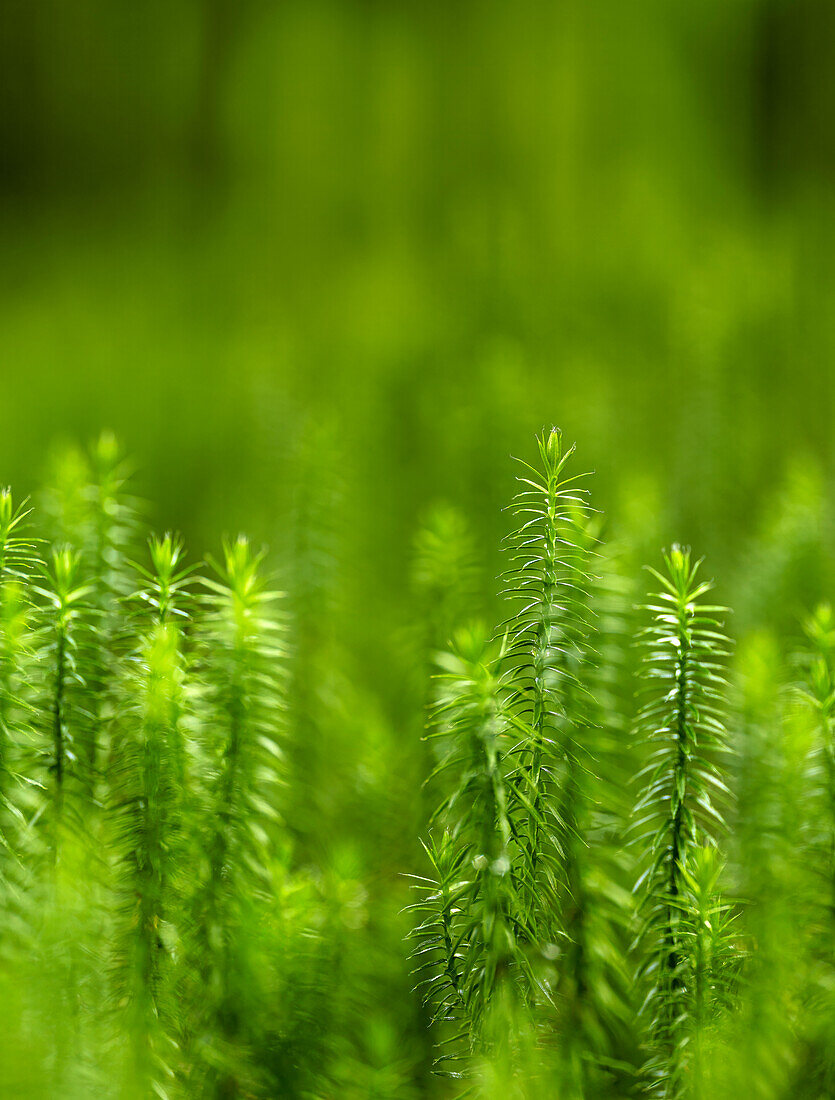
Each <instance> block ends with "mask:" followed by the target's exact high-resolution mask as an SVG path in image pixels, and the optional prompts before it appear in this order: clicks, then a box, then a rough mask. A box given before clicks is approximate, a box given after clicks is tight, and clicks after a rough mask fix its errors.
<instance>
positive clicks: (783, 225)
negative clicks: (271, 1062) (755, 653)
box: [0, 0, 835, 1097]
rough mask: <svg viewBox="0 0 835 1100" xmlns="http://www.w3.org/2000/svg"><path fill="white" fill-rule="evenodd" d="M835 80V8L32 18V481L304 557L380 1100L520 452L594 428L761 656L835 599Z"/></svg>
mask: <svg viewBox="0 0 835 1100" xmlns="http://www.w3.org/2000/svg"><path fill="white" fill-rule="evenodd" d="M833 57H835V19H833V18H832V9H831V4H830V3H829V2H828V0H700V3H698V4H685V3H670V2H669V0H634V2H632V3H625V2H623V0H548V2H541V3H540V2H537V0H517V2H516V3H507V2H498V0H455V2H454V3H448V2H440V3H436V2H433V0H399V2H381V0H342V2H336V0H282V2H280V3H278V2H274V0H273V2H270V0H165V2H162V0H145V2H144V3H142V4H129V3H121V2H114V0H74V2H73V3H72V4H69V5H68V4H66V3H61V2H59V0H42V2H39V3H36V4H35V3H32V2H31V0H4V3H3V4H2V5H0V410H2V429H1V430H0V480H2V481H4V482H10V483H12V484H13V485H14V486H15V488H16V491H17V493H18V495H23V494H26V493H29V492H33V491H34V490H35V489H36V488H37V486H38V485H39V484H40V483H41V481H42V480H43V478H44V477H48V476H49V471H50V466H51V464H52V463H53V462H54V455H55V454H56V453H58V452H59V451H60V450H61V449H62V448H65V447H66V445H67V443H71V442H72V441H81V442H82V443H83V442H84V441H86V440H87V439H89V438H92V437H93V436H95V435H97V434H98V433H99V431H100V430H101V429H102V428H109V429H112V430H113V431H114V432H116V433H117V435H118V436H119V437H120V439H121V440H122V442H123V444H124V446H125V447H126V449H127V450H128V451H129V452H130V454H132V455H133V457H134V460H135V465H136V471H137V472H136V487H137V490H138V492H139V493H140V495H141V496H142V497H143V498H144V499H145V500H146V501H147V502H148V504H147V512H148V518H149V522H150V523H152V524H153V525H154V526H155V527H157V528H161V529H162V528H167V527H172V528H175V529H177V530H180V531H182V532H183V533H184V535H185V536H186V538H187V540H188V542H189V544H190V546H191V547H192V549H193V552H194V554H195V556H197V557H199V556H201V555H202V554H203V553H204V552H205V551H207V550H212V549H213V548H216V547H217V545H218V543H219V540H220V536H221V535H222V534H223V533H224V532H227V533H235V532H236V531H237V530H238V529H245V530H247V531H249V532H250V533H251V534H252V535H253V536H254V537H255V538H256V539H258V540H263V541H264V542H266V543H268V544H269V545H270V546H271V547H272V548H273V554H274V557H273V561H274V563H275V568H276V571H277V572H278V574H279V575H280V577H281V578H282V580H283V582H284V583H285V585H286V587H287V590H288V592H289V594H290V595H289V598H290V601H291V603H292V604H293V607H294V610H295V613H296V622H297V627H296V631H297V638H296V644H297V650H298V653H299V654H300V657H299V661H300V667H301V668H302V669H303V670H305V671H304V672H303V674H302V676H301V679H300V683H302V685H304V684H306V685H307V686H306V689H305V690H307V692H308V693H309V697H310V698H309V701H308V702H309V705H307V707H306V710H305V713H306V714H307V715H308V718H307V722H308V726H307V728H306V731H305V741H304V744H305V745H306V748H305V750H304V751H303V752H300V753H299V754H297V755H298V756H299V759H297V760H296V762H295V766H296V767H297V768H298V770H299V782H300V783H301V781H302V777H304V778H305V780H306V782H307V784H308V786H307V787H304V786H302V787H301V788H300V789H302V790H306V792H307V793H306V795H305V797H304V798H300V800H299V807H298V814H297V817H296V824H295V828H296V830H297V833H298V837H297V841H298V846H299V852H300V853H301V854H300V856H299V858H300V859H308V860H310V861H311V862H312V863H313V864H314V865H316V866H317V867H320V868H321V869H322V873H323V874H326V873H327V874H330V873H333V874H337V875H339V876H341V881H344V883H345V899H346V900H345V920H344V932H345V936H346V940H345V943H346V948H345V960H346V961H345V965H346V971H347V972H346V978H345V981H346V984H350V983H353V986H354V988H355V989H357V990H361V994H360V996H361V1001H362V1004H363V1006H364V1007H363V1013H364V1019H363V1021H362V1026H360V1023H359V1022H357V1024H356V1025H355V1029H354V1032H352V1031H351V1029H350V1026H349V1021H350V1019H351V1008H350V1005H348V1006H346V1007H345V1010H344V1015H345V1019H344V1020H343V1022H342V1023H341V1024H340V1025H339V1027H340V1028H341V1029H342V1030H341V1032H340V1034H343V1033H344V1035H345V1036H346V1038H345V1043H346V1050H345V1054H344V1057H345V1060H346V1065H348V1064H351V1065H352V1066H353V1068H352V1069H351V1070H350V1072H348V1071H346V1081H348V1080H349V1081H352V1082H353V1081H358V1082H360V1083H359V1084H358V1085H357V1086H356V1088H357V1089H358V1091H357V1092H356V1095H357V1096H365V1095H380V1096H385V1097H393V1096H399V1095H404V1096H405V1095H413V1092H411V1091H410V1090H413V1089H418V1088H422V1087H423V1086H422V1085H421V1084H420V1082H425V1080H426V1073H427V1066H428V1059H429V1054H428V1042H427V1040H426V1037H425V1034H424V1030H425V1029H424V1028H423V1021H422V1018H421V1014H420V1008H419V1005H418V1003H417V999H416V998H415V997H413V996H411V994H410V993H409V977H408V964H407V962H406V948H404V947H403V944H402V935H403V933H404V932H405V930H406V928H407V927H408V919H407V918H404V917H402V916H401V915H400V908H401V906H402V904H403V902H404V900H405V898H406V897H407V892H406V890H405V887H404V886H403V884H402V882H401V880H400V878H399V875H400V871H401V870H409V869H411V868H413V867H415V866H418V865H419V849H418V846H417V841H416V836H417V833H418V832H419V831H420V829H421V827H422V825H423V815H424V812H425V811H424V807H423V803H422V801H421V798H420V795H419V789H420V779H421V776H422V774H423V769H425V764H426V761H425V756H424V755H423V754H424V749H423V748H422V746H421V742H420V729H421V714H422V706H423V702H424V701H425V699H424V696H425V682H424V680H423V679H422V678H421V669H423V668H424V664H423V663H422V662H423V661H424V658H425V655H426V654H427V653H428V652H429V651H430V649H431V647H432V646H435V645H441V644H442V643H443V641H444V636H443V635H444V633H445V631H446V630H447V628H448V627H449V626H450V625H454V624H453V622H452V621H453V620H454V619H455V618H456V617H458V616H459V615H460V614H464V613H466V614H470V613H476V614H481V615H483V616H484V617H486V618H487V620H488V621H492V620H494V619H495V617H496V607H495V601H494V597H493V595H492V593H493V592H494V589H495V585H494V583H493V578H494V577H495V575H496V573H497V572H498V571H499V568H500V565H499V557H498V547H499V542H500V538H501V536H502V534H503V533H504V531H505V530H506V528H507V526H508V522H509V521H508V519H507V516H506V515H505V514H504V513H503V512H502V508H503V506H504V505H505V504H506V502H507V500H508V498H509V495H510V493H511V492H512V491H513V476H514V475H513V469H512V464H511V463H510V462H509V458H508V456H509V455H510V454H519V455H522V456H523V457H530V456H531V454H532V450H533V447H532V439H533V433H534V431H536V430H538V429H540V428H542V427H543V426H544V425H550V424H552V423H555V424H558V425H560V426H561V427H562V428H563V430H564V432H565V433H566V435H567V436H568V437H569V438H570V439H576V440H577V441H578V444H579V452H580V455H581V458H580V460H579V461H580V464H581V465H582V466H583V467H586V468H594V469H595V470H596V478H595V482H594V486H595V488H594V492H595V503H596V504H597V506H598V507H599V508H600V509H601V510H602V511H603V512H604V513H605V515H606V517H607V519H606V523H607V530H608V531H609V533H610V534H611V535H612V537H615V538H618V539H621V540H623V541H624V542H625V543H628V544H629V545H630V546H632V547H633V549H634V552H635V554H636V558H637V556H639V552H640V554H641V555H643V556H648V557H649V558H650V560H655V559H654V558H653V557H652V556H653V555H657V552H658V549H659V548H660V547H661V546H662V545H665V544H668V543H669V542H670V541H671V540H672V539H674V538H676V539H680V540H682V541H685V542H688V543H692V545H693V546H694V547H695V548H697V549H698V551H699V552H700V553H705V554H706V555H707V558H708V561H709V567H708V568H709V572H710V573H711V574H713V575H716V576H717V579H718V581H719V589H720V592H721V596H722V598H723V599H724V600H726V601H728V602H729V603H731V604H732V605H733V606H734V608H735V611H736V616H735V620H734V622H735V630H736V631H737V632H738V633H744V632H746V631H750V630H752V629H756V628H757V627H759V626H761V625H764V623H766V622H767V621H769V620H770V619H772V618H774V617H781V618H782V619H783V620H785V621H784V622H782V623H781V626H784V627H786V628H787V629H789V630H791V629H794V623H795V619H796V615H797V614H799V612H800V610H801V609H802V608H803V607H804V606H805V605H809V604H811V603H812V602H813V601H814V600H816V599H817V598H818V597H819V596H820V595H821V594H826V593H827V592H828V591H829V590H830V579H831V577H832V573H833V560H832V551H831V546H832V540H831V538H830V528H831V523H830V518H829V517H830V514H831V497H832V491H831V481H832V472H833V457H835V455H834V454H833V442H832V429H833V412H834V411H835V410H834V409H833V397H835V371H833V362H835V308H834V307H835V273H834V272H833V263H832V256H833V249H834V248H835V217H834V216H833V215H835V190H834V189H833V185H835V126H833V124H832V120H833V118H835V66H833V64H832V59H833ZM427 517H428V518H427ZM427 525H428V533H427ZM421 531H423V534H421V533H420V532H421ZM427 540H428V543H427ZM433 540H434V542H433ZM427 545H428V546H429V550H430V551H431V553H430V554H429V559H430V563H429V566H427V565H426V552H427ZM438 545H440V546H441V547H443V546H445V545H449V546H451V547H453V552H451V553H450V561H449V563H448V564H449V575H448V576H446V577H445V576H444V575H439V574H438V569H439V568H440V567H439V566H438V560H439V558H438V553H437V546H438ZM462 546H466V547H467V548H468V549H467V550H466V552H464V551H463V550H461V547H462ZM433 547H434V549H433ZM456 548H457V549H456ZM459 551H461V552H460V553H459ZM470 552H472V559H473V561H474V562H476V565H475V566H474V567H473V569H472V570H470V569H469V565H467V577H468V583H469V584H471V588H472V592H471V598H470V600H469V603H468V606H467V607H466V608H463V609H456V608H454V607H453V608H452V609H450V607H449V606H448V603H444V600H443V599H442V598H441V597H442V596H443V594H444V592H447V594H448V591H447V589H448V588H449V586H450V585H451V584H452V582H451V581H450V579H449V578H450V577H452V578H453V579H455V578H459V579H460V570H461V568H463V567H462V560H463V559H464V558H467V560H468V561H469V557H468V555H470ZM433 555H434V556H433ZM427 570H428V572H427ZM433 570H434V572H433ZM441 574H443V569H442V568H441ZM445 584H446V585H447V589H445V588H444V585H445ZM456 584H457V580H456ZM459 590H460V589H459ZM453 602H454V601H453ZM302 709H303V710H304V709H305V708H302ZM352 1087H353V1086H352ZM346 1089H347V1086H346ZM374 1090H377V1091H376V1092H375V1091H374ZM349 1094H350V1092H349V1091H346V1092H344V1093H343V1095H346V1096H347V1095H349Z"/></svg>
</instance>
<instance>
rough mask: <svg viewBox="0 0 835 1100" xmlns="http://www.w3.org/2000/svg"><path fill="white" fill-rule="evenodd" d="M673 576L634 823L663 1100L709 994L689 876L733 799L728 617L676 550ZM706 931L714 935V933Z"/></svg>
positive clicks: (669, 558) (643, 726)
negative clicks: (726, 697)
mask: <svg viewBox="0 0 835 1100" xmlns="http://www.w3.org/2000/svg"><path fill="white" fill-rule="evenodd" d="M665 563H666V566H667V575H666V576H665V575H662V574H661V573H658V572H656V571H655V570H654V569H653V570H651V572H652V574H653V576H654V577H655V578H656V579H657V580H658V582H659V583H660V585H661V591H659V592H658V593H657V594H656V596H655V598H654V600H653V602H652V603H650V604H649V605H648V607H647V609H646V610H648V611H649V612H650V613H651V614H652V616H653V621H652V624H651V625H650V626H648V627H647V628H646V629H645V630H644V632H643V639H644V646H645V655H644V662H645V666H644V676H645V677H646V679H647V681H648V692H649V698H648V700H647V702H646V703H645V704H644V706H643V708H642V710H641V712H640V715H639V730H640V732H641V734H642V736H643V737H645V738H646V740H647V741H649V742H650V743H652V744H655V745H657V748H656V749H655V750H654V751H653V752H652V753H651V755H650V757H649V760H648V763H647V765H646V767H645V768H644V769H643V771H642V772H641V774H640V776H639V779H640V780H642V781H643V792H642V795H641V797H640V799H639V802H638V804H637V806H636V810H635V816H636V819H638V820H639V821H640V822H641V825H642V827H643V832H642V836H641V842H642V843H644V844H646V845H647V850H648V854H649V867H648V868H647V870H646V871H645V872H644V874H643V875H642V876H641V878H640V879H639V881H638V885H637V887H636V890H637V891H638V892H639V894H640V895H641V907H642V912H643V915H644V925H643V930H642V934H643V937H644V938H645V940H646V941H647V945H648V947H649V950H648V952H647V956H646V958H647V961H646V964H645V968H644V973H645V976H646V978H647V981H648V984H649V990H648V993H647V999H646V1002H645V1003H646V1006H647V1009H648V1011H649V1014H650V1021H649V1026H650V1036H651V1043H652V1057H651V1059H650V1063H649V1066H648V1069H649V1072H650V1075H651V1076H652V1077H654V1078H656V1079H657V1080H659V1081H660V1082H663V1085H662V1094H663V1095H665V1096H679V1095H681V1093H682V1090H683V1089H684V1087H685V1084H684V1083H685V1081H686V1079H687V1071H688V1063H689V1060H690V1053H691V1051H693V1050H695V1048H696V1045H697V1044H695V1043H693V1042H692V1039H693V1035H692V1034H691V1031H692V1024H693V1021H694V1019H695V1016H696V1015H697V1014H696V1013H695V1012H694V1009H695V1008H697V1007H699V1008H701V1006H696V1005H695V1004H694V1003H693V998H694V996H696V995H697V994H698V992H699V991H700V990H701V989H703V988H704V975H703V974H701V973H699V957H698V956H695V957H694V956H693V955H692V953H691V950H690V945H691V943H692V937H691V936H689V934H688V932H689V928H690V925H691V924H692V918H693V914H692V913H691V912H690V908H691V906H690V898H691V895H692V890H690V889H689V887H688V875H689V869H690V867H691V865H693V863H694V861H695V859H696V855H697V848H698V844H699V843H700V840H702V839H703V840H706V841H711V840H714V839H715V837H716V835H717V833H718V831H719V830H720V829H721V827H722V824H723V823H722V817H721V815H720V813H719V811H718V810H717V808H716V807H715V806H714V804H713V801H712V798H715V797H716V796H717V794H718V795H720V796H724V795H726V794H727V788H726V786H725V784H724V783H723V782H722V780H721V778H720V775H719V769H718V766H717V758H718V755H719V753H720V752H721V750H722V747H723V744H724V739H725V730H724V726H723V723H722V689H723V688H724V687H725V681H724V679H723V677H722V666H721V659H722V658H724V657H725V656H726V655H727V645H728V643H727V639H726V638H725V636H724V635H723V633H722V631H721V627H720V624H719V622H718V620H717V618H716V616H717V615H719V614H721V613H722V612H723V611H724V610H725V609H724V608H720V607H714V606H709V605H707V604H704V603H701V602H700V600H701V598H702V597H703V596H704V595H705V594H706V593H707V592H708V591H709V590H710V588H711V585H710V583H709V582H706V581H699V580H698V577H697V574H698V569H699V564H700V563H699V562H693V561H691V558H690V553H689V551H687V550H682V549H681V548H679V547H677V546H674V547H673V549H672V550H671V551H670V552H669V553H668V554H666V555H665ZM708 928H709V926H708Z"/></svg>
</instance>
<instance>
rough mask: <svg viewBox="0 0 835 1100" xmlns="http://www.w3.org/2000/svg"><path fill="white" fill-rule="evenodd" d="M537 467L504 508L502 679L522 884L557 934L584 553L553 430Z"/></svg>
mask: <svg viewBox="0 0 835 1100" xmlns="http://www.w3.org/2000/svg"><path fill="white" fill-rule="evenodd" d="M537 442H538V445H539V453H540V458H541V461H542V469H541V470H535V469H534V468H533V467H531V466H528V465H527V464H526V463H522V465H523V466H524V467H525V468H526V472H525V474H524V476H522V477H520V478H519V481H520V482H521V484H522V485H523V488H522V489H521V491H520V492H519V493H518V494H517V495H516V497H515V499H514V503H513V511H514V514H515V515H516V516H517V518H518V519H519V520H520V521H521V525H520V527H519V529H518V530H517V531H516V532H515V533H514V534H513V535H512V536H511V540H510V553H511V562H512V566H511V569H510V570H509V572H508V574H507V578H506V579H507V581H508V593H507V594H508V595H509V596H510V598H511V599H512V600H513V601H514V602H516V603H517V607H518V610H517V611H516V612H515V614H514V615H513V617H512V618H511V619H510V620H509V622H508V623H507V624H506V627H507V629H508V630H509V633H510V640H509V646H508V649H509V665H508V670H507V673H506V680H507V683H508V686H509V688H510V710H511V713H512V714H513V716H514V718H515V720H516V722H517V724H518V726H519V728H520V729H521V730H522V731H523V733H525V734H526V738H527V739H526V742H525V743H524V744H523V746H522V750H521V752H520V755H519V761H520V767H519V771H518V774H517V777H516V778H517V790H518V793H519V798H520V802H521V804H522V807H523V812H522V815H521V816H522V819H523V820H522V823H521V826H520V828H521V832H522V849H523V853H524V864H525V869H524V889H525V892H526V895H527V898H528V909H529V912H531V913H532V914H534V922H535V927H536V930H537V932H538V934H539V936H540V937H544V938H547V939H549V940H551V941H553V940H555V939H556V938H557V937H558V936H559V935H560V934H561V933H564V932H565V925H566V923H567V921H568V919H569V910H570V908H571V906H572V899H574V900H576V898H577V895H578V893H579V889H580V884H579V880H578V868H577V860H576V858H575V842H576V839H577V836H578V813H579V802H580V792H579V784H580V773H581V771H582V767H583V764H582V757H583V756H584V755H585V753H586V750H585V748H584V746H583V738H582V730H583V728H584V726H585V725H586V724H587V722H586V719H585V717H584V715H585V712H586V709H587V708H586V706H585V691H584V688H583V685H582V682H581V679H580V666H581V663H582V660H583V655H584V653H585V651H586V649H587V643H586V637H587V634H588V609H587V601H588V587H587V586H588V575H587V564H588V559H589V550H588V548H587V541H586V539H585V538H584V533H585V532H584V527H585V524H586V522H587V520H588V511H589V509H588V504H587V501H586V495H587V494H586V491H585V490H584V489H582V488H581V487H580V486H579V485H578V482H579V481H580V480H581V478H582V477H583V476H585V475H582V474H581V475H578V476H573V477H566V476H565V474H564V469H565V466H566V464H567V462H568V460H569V458H570V457H571V455H572V453H573V451H574V447H573V446H572V447H570V448H569V449H568V450H563V446H562V437H561V434H560V432H559V431H558V429H556V428H553V429H552V430H551V431H550V433H548V435H545V434H543V435H542V436H541V437H540V438H539V439H538V441H537Z"/></svg>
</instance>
